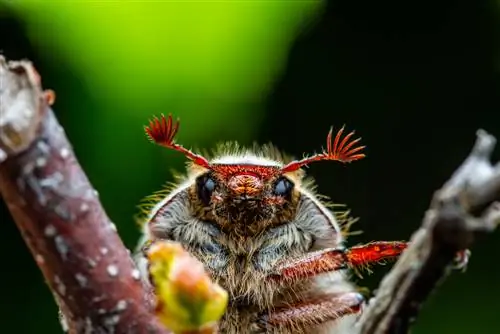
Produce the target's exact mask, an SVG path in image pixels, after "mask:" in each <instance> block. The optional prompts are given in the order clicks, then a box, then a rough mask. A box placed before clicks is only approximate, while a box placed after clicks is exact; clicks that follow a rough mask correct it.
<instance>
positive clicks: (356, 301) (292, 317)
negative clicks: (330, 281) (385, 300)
mask: <svg viewBox="0 0 500 334" xmlns="http://www.w3.org/2000/svg"><path fill="white" fill-rule="evenodd" d="M364 301H365V299H364V297H363V296H362V295H361V294H359V293H357V292H345V293H337V294H329V295H325V296H322V297H321V298H318V299H314V300H309V301H305V302H302V303H298V304H294V305H289V306H286V307H282V308H276V309H274V310H273V311H272V312H271V313H269V314H264V315H261V316H260V317H259V320H258V322H257V327H258V328H259V329H261V330H265V331H266V332H267V331H271V332H272V330H273V329H276V328H283V327H285V328H290V329H297V327H299V328H300V327H302V328H304V329H307V328H310V326H314V325H320V324H323V323H326V322H329V321H334V320H337V319H340V318H342V317H344V316H346V315H349V314H357V313H360V312H361V310H362V307H363V304H364Z"/></svg>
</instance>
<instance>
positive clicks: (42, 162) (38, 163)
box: [35, 157, 47, 167]
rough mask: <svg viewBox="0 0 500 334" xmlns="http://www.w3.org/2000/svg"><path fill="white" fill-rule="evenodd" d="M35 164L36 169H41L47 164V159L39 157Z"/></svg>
mask: <svg viewBox="0 0 500 334" xmlns="http://www.w3.org/2000/svg"><path fill="white" fill-rule="evenodd" d="M35 163H36V166H37V167H43V166H45V165H46V164H47V159H46V158H44V157H39V158H38V159H36V162H35Z"/></svg>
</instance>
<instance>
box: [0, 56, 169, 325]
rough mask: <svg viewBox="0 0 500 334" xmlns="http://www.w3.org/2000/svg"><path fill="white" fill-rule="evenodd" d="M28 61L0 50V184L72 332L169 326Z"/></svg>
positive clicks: (49, 96)
mask: <svg viewBox="0 0 500 334" xmlns="http://www.w3.org/2000/svg"><path fill="white" fill-rule="evenodd" d="M51 97H52V96H51V94H45V93H44V92H43V91H42V88H41V84H40V78H39V76H38V74H37V72H36V70H35V69H34V68H33V66H32V64H31V63H29V62H10V63H7V62H6V61H5V59H4V58H3V57H0V192H1V194H2V196H3V198H4V200H5V202H6V203H7V206H8V207H9V209H10V212H11V213H12V216H13V218H14V220H15V222H16V224H17V226H18V228H19V230H20V231H21V233H22V236H23V238H24V240H25V242H26V243H27V245H28V246H29V249H30V250H31V253H32V254H33V257H34V258H35V260H36V262H37V264H38V266H39V267H40V269H41V270H42V273H43V275H44V277H45V279H46V281H47V283H48V285H49V286H50V288H51V290H52V291H53V293H54V295H55V298H56V300H57V301H58V304H59V306H60V308H61V310H62V312H63V313H64V316H65V319H66V321H67V324H68V327H69V331H70V332H71V333H137V334H139V333H168V332H167V331H166V330H165V329H164V327H163V326H162V325H161V324H160V323H159V322H158V320H157V318H156V317H155V316H154V314H153V313H152V310H151V306H152V304H151V303H150V301H149V300H148V299H147V298H146V296H148V287H147V286H146V285H145V284H143V282H141V280H140V278H139V272H138V271H137V269H136V268H135V265H134V263H133V261H132V259H131V257H130V255H129V253H128V251H127V249H126V248H125V246H124V245H123V243H122V241H121V240H120V238H119V236H118V234H117V233H116V228H115V225H114V224H113V223H112V222H111V221H110V220H109V218H108V217H107V215H106V213H105V212H104V210H103V208H102V206H101V204H100V202H99V199H98V196H97V192H96V191H95V190H94V189H93V187H92V186H91V184H90V183H89V181H88V179H87V177H86V175H85V173H84V172H83V170H82V168H81V167H80V165H79V163H78V161H77V159H76V158H75V155H74V153H73V150H72V148H71V146H70V143H69V142H68V139H67V138H66V136H65V134H64V131H63V129H62V127H61V126H60V125H59V124H58V122H57V120H56V118H55V116H54V114H53V112H52V110H51V109H50V107H49V105H48V104H49V103H48V102H50V101H48V100H50V98H51Z"/></svg>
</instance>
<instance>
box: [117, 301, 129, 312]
mask: <svg viewBox="0 0 500 334" xmlns="http://www.w3.org/2000/svg"><path fill="white" fill-rule="evenodd" d="M126 309H127V301H126V300H120V301H119V302H118V304H116V310H117V311H119V312H121V311H125V310H126Z"/></svg>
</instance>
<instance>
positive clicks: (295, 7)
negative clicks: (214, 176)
mask: <svg viewBox="0 0 500 334" xmlns="http://www.w3.org/2000/svg"><path fill="white" fill-rule="evenodd" d="M497 5H498V3H497V2H495V1H483V0H476V1H438V2H432V1H420V2H414V1H412V2H408V1H406V2H401V1H395V0H394V1H393V0H389V1H384V2H374V1H356V2H355V1H348V0H338V1H329V2H321V1H291V0H289V1H286V0H285V1H184V2H183V1H163V2H162V1H156V2H152V1H151V2H150V1H143V2H139V1H137V2H132V1H106V2H104V1H102V2H99V1H66V2H64V1H1V0H0V51H1V52H2V53H4V54H5V55H6V56H7V57H8V58H10V59H19V58H29V59H30V60H32V61H34V63H35V64H36V66H37V68H38V69H39V71H40V73H41V75H42V77H43V83H44V86H45V87H46V88H52V89H54V90H55V91H56V93H57V100H56V104H55V106H54V109H55V111H56V114H57V116H58V118H59V120H60V122H61V123H62V124H63V125H64V127H65V128H66V131H67V134H68V137H69V138H70V140H71V141H72V143H73V145H74V148H75V150H76V153H77V155H78V157H79V160H80V162H81V164H82V165H83V167H84V169H85V170H86V171H87V174H88V176H89V178H90V179H91V181H92V183H93V184H94V186H95V187H96V188H97V189H98V190H99V193H100V197H101V200H102V203H103V204H104V206H105V207H106V209H107V212H108V214H109V216H110V217H111V218H112V219H113V221H114V222H115V223H116V225H117V226H118V229H119V232H120V234H121V235H122V237H123V239H124V241H125V243H126V245H127V246H128V247H131V248H133V247H134V245H135V242H136V240H137V238H138V236H139V233H138V230H137V229H136V225H135V223H134V220H133V216H134V214H135V213H137V209H136V206H137V204H138V203H139V201H140V200H141V198H142V197H144V196H146V195H148V194H150V193H151V192H153V191H155V190H158V189H159V188H160V187H161V185H162V184H164V183H165V182H166V181H168V180H171V174H170V170H171V169H172V168H174V169H178V170H179V169H182V167H183V164H184V159H183V157H182V156H180V155H179V154H175V153H174V152H169V151H167V150H163V149H161V148H159V147H156V146H154V145H151V144H150V143H148V141H147V140H146V139H145V137H144V135H143V132H142V126H143V125H144V124H145V123H146V121H147V120H148V119H149V118H150V117H151V116H152V115H154V114H159V113H170V112H172V113H174V114H175V115H176V116H179V117H180V118H181V119H182V126H181V131H180V135H179V138H178V139H179V141H180V142H182V143H183V144H185V145H186V146H192V147H198V148H211V147H213V146H214V144H215V143H217V142H220V141H224V140H238V141H240V142H242V143H244V144H248V145H249V144H251V143H252V142H253V141H258V142H260V143H266V142H269V141H271V142H273V143H275V144H276V145H277V146H278V147H279V148H281V149H283V150H284V151H286V152H288V153H290V154H293V155H296V156H300V155H302V152H311V151H314V150H318V149H319V148H320V147H321V145H323V144H324V139H325V135H326V132H327V131H328V128H329V125H330V124H333V125H337V126H339V125H341V124H344V123H345V124H347V125H348V126H349V127H350V128H355V129H356V130H357V132H358V133H359V134H361V135H362V136H363V140H364V143H366V144H367V145H368V148H367V153H368V158H367V159H365V160H363V161H362V162H357V163H355V164H352V165H349V166H348V168H346V167H345V166H339V165H337V164H334V163H330V164H328V163H324V164H319V165H314V166H312V167H311V168H310V169H309V172H310V174H312V175H313V176H315V178H316V179H317V181H318V183H319V190H320V191H321V192H322V193H324V194H326V195H329V196H331V197H332V198H333V199H334V200H335V201H337V202H341V203H347V204H348V205H349V206H350V207H351V208H352V210H353V214H355V215H358V216H360V217H361V220H360V222H359V223H358V224H357V225H358V226H357V228H358V229H362V230H364V232H365V233H364V234H362V235H360V236H356V237H353V238H352V240H350V243H351V244H355V243H358V242H362V241H364V242H366V241H372V240H392V239H396V240H397V239H406V238H408V237H409V236H410V235H411V232H412V231H413V230H415V229H416V228H417V226H418V225H419V224H420V220H421V218H422V216H423V214H424V211H425V209H426V208H427V207H428V203H429V199H430V197H431V195H432V193H433V191H434V190H435V189H437V188H438V187H440V185H441V184H442V183H443V182H444V181H445V180H446V179H447V178H448V176H449V175H450V173H451V172H452V171H453V170H454V169H455V168H456V167H457V166H458V164H459V163H460V162H461V161H462V159H463V158H464V157H465V155H466V154H467V153H468V152H469V149H470V148H471V145H472V143H473V141H474V138H475V131H476V129H477V128H479V127H482V128H485V129H486V130H488V131H490V132H492V133H494V134H495V135H496V136H497V137H500V123H499V122H500V113H499V111H500V94H499V89H500V76H499V72H498V60H499V58H498V53H497V51H498V46H499V42H500V40H499V37H500V34H498V32H499V25H498V22H499V21H498V13H499V11H498V6H497ZM498 152H500V148H499V149H498V150H497V154H496V156H495V157H496V158H500V154H499V153H498ZM0 219H1V221H2V225H1V226H2V233H1V235H2V242H0V253H2V254H4V256H3V259H4V267H3V268H4V269H3V272H4V274H2V275H0V286H1V287H2V290H3V291H4V292H3V293H2V297H1V301H2V302H1V303H0V319H1V323H0V333H2V334H3V333H6V334H9V333H60V332H61V329H60V326H59V324H58V321H57V317H56V312H57V309H56V306H55V304H54V302H53V300H52V296H51V294H50V293H49V290H48V289H47V287H46V286H45V284H44V282H43V279H42V275H41V274H40V272H39V270H38V269H37V267H36V265H35V263H34V261H33V260H32V258H31V256H30V254H29V253H28V251H27V249H26V247H25V245H24V243H23V240H22V239H21V237H20V235H19V233H18V231H17V229H16V227H15V225H14V223H13V222H12V221H11V218H10V215H9V213H8V211H7V209H6V207H5V205H4V204H3V202H0ZM499 242H500V233H497V234H496V235H495V236H493V237H490V238H487V239H484V241H482V242H480V243H478V244H477V246H476V247H475V248H474V249H473V253H472V254H473V255H472V259H471V264H470V266H469V269H468V271H467V273H466V274H455V275H453V276H452V277H451V278H450V279H448V280H447V281H446V283H445V284H444V285H443V286H442V287H441V288H440V289H439V290H438V291H437V292H436V293H435V294H434V295H433V296H432V298H431V299H430V300H429V301H428V302H427V303H426V305H425V307H424V309H423V311H422V314H421V317H420V318H419V320H418V323H417V326H416V328H415V333H454V334H459V333H500V323H499V321H498V319H499V318H498V315H499V314H500V312H499V311H498V308H497V301H498V297H500V272H497V271H496V269H494V268H495V267H496V265H497V264H498V261H499V258H500V251H499V250H498V249H499V248H498V244H499ZM388 269H389V268H388V267H382V268H378V270H376V273H375V274H374V275H372V276H370V277H367V278H365V279H364V280H363V281H360V282H359V283H360V284H361V285H363V286H368V287H370V288H371V289H374V288H375V287H376V286H377V282H378V281H379V280H380V278H381V277H382V276H383V274H384V273H385V272H387V270H388Z"/></svg>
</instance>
